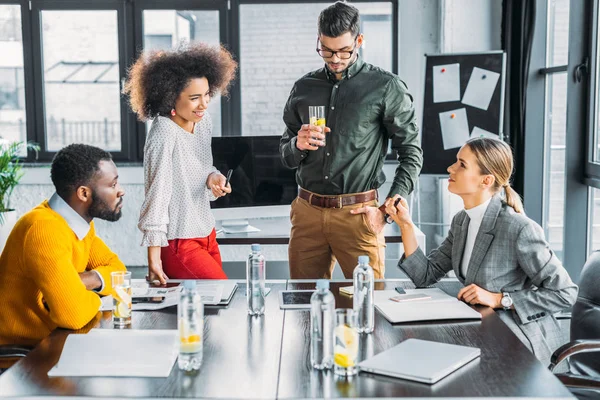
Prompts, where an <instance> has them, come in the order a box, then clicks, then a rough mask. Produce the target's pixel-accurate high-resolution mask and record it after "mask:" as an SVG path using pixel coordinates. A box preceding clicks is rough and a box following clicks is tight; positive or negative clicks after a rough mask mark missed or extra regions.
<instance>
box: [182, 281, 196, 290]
mask: <svg viewBox="0 0 600 400" xmlns="http://www.w3.org/2000/svg"><path fill="white" fill-rule="evenodd" d="M183 288H184V289H189V290H193V289H196V281H183Z"/></svg>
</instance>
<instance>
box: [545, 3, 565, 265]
mask: <svg viewBox="0 0 600 400" xmlns="http://www.w3.org/2000/svg"><path fill="white" fill-rule="evenodd" d="M568 38H569V0H552V1H550V2H549V3H548V25H547V43H546V45H547V51H546V66H547V68H553V67H565V68H564V69H562V70H560V71H554V72H551V73H547V75H546V107H545V127H544V128H545V129H544V131H545V140H544V142H545V157H544V158H545V168H544V172H545V173H544V217H543V226H544V230H545V233H546V239H547V240H548V242H549V243H550V246H551V248H552V250H554V252H555V253H556V254H557V256H558V257H559V259H562V254H563V242H564V240H563V235H564V211H565V171H566V170H565V154H566V152H565V149H566V116H567V73H566V65H567V63H568V48H569V40H568Z"/></svg>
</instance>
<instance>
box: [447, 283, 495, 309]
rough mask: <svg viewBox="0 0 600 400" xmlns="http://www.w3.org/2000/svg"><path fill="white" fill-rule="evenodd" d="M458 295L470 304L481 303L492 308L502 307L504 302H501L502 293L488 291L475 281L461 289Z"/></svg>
mask: <svg viewBox="0 0 600 400" xmlns="http://www.w3.org/2000/svg"><path fill="white" fill-rule="evenodd" d="M456 297H458V299H459V300H462V301H464V302H465V303H468V304H481V305H482V306H488V307H492V308H502V304H501V303H500V301H501V300H502V293H492V292H488V291H487V290H485V289H482V288H480V287H479V286H477V285H475V284H474V283H473V284H470V285H469V286H465V287H464V288H462V289H460V291H459V292H458V296H456Z"/></svg>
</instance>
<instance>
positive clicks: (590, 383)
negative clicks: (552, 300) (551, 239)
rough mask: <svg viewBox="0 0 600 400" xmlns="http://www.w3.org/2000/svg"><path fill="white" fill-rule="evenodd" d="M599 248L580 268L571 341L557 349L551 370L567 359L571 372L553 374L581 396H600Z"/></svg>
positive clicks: (551, 363) (552, 359) (585, 397)
mask: <svg viewBox="0 0 600 400" xmlns="http://www.w3.org/2000/svg"><path fill="white" fill-rule="evenodd" d="M599 283H600V251H595V252H594V253H593V254H592V255H591V256H590V258H589V259H588V260H587V262H586V263H585V265H584V267H583V271H581V279H580V284H579V294H578V296H577V302H576V303H575V305H574V306H573V312H572V316H571V342H569V343H567V344H565V345H564V346H561V347H560V348H559V349H557V350H556V351H555V352H554V354H553V355H552V358H551V359H550V366H549V368H550V371H553V370H554V368H555V367H556V366H557V365H558V364H560V363H561V362H563V361H564V360H567V359H568V360H569V363H570V368H569V369H570V372H569V373H560V374H555V375H556V377H557V378H558V379H560V381H561V382H562V383H563V384H564V385H565V386H567V387H568V388H569V390H571V392H572V393H573V394H574V395H576V396H577V397H578V398H580V399H588V398H589V399H591V398H600V285H598V284H599Z"/></svg>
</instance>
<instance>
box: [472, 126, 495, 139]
mask: <svg viewBox="0 0 600 400" xmlns="http://www.w3.org/2000/svg"><path fill="white" fill-rule="evenodd" d="M476 137H486V138H490V139H499V137H498V135H496V134H495V133H492V132H490V131H486V130H485V129H481V128H480V127H478V126H474V127H473V130H472V131H471V138H476Z"/></svg>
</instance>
